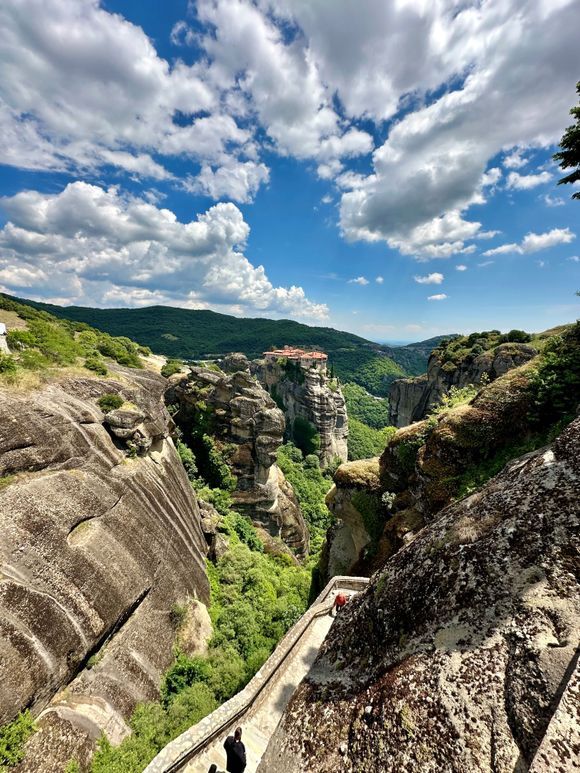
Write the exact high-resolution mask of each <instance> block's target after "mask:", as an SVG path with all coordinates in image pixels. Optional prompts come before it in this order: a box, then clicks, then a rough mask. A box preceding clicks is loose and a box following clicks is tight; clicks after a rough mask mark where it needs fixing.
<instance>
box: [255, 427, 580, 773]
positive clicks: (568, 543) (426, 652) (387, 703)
mask: <svg viewBox="0 0 580 773" xmlns="http://www.w3.org/2000/svg"><path fill="white" fill-rule="evenodd" d="M579 521H580V419H578V420H576V421H574V422H573V423H572V424H571V425H570V426H569V427H568V428H567V429H566V430H565V431H564V432H563V433H562V434H561V436H560V437H559V438H558V439H557V440H556V441H555V443H554V444H553V445H552V446H551V447H546V448H543V449H541V450H539V451H536V452H534V453H531V454H528V455H526V456H523V457H521V458H519V459H517V460H515V461H513V462H511V463H510V464H509V465H508V466H507V467H506V468H505V470H504V471H503V472H501V473H500V474H499V475H498V476H496V477H495V478H494V479H492V480H491V481H490V482H489V483H488V484H487V485H486V486H485V487H484V488H482V489H481V490H480V491H479V492H478V493H476V494H473V495H472V496H469V497H467V498H466V499H463V500H462V501H460V502H457V503H455V504H452V505H450V506H448V507H447V508H446V509H445V510H444V511H443V512H442V513H441V514H440V517H439V518H438V519H437V520H436V521H434V522H433V523H431V524H429V525H428V526H427V527H426V528H424V529H423V530H422V532H421V533H420V534H419V536H417V538H416V539H415V540H414V541H413V542H412V543H411V544H410V545H408V546H407V547H406V548H404V549H403V550H400V551H399V552H398V553H397V555H395V556H394V557H393V558H391V559H390V560H389V561H388V562H387V563H386V565H385V566H384V568H383V569H382V570H381V571H379V572H377V573H376V574H375V575H374V577H373V578H372V580H371V584H370V586H369V588H368V590H367V591H366V592H364V593H362V594H360V596H358V597H356V598H355V599H354V600H353V601H351V602H350V604H349V605H348V607H347V609H346V610H345V612H344V613H343V614H342V616H341V617H339V618H338V619H337V621H336V622H335V624H334V625H333V627H332V629H331V630H330V633H329V635H328V636H327V639H326V641H325V643H324V644H323V647H322V650H321V653H320V655H319V656H318V659H317V661H316V662H315V664H314V666H313V669H312V670H311V672H310V674H309V676H308V677H307V679H306V680H305V681H304V682H303V683H302V684H301V685H300V687H299V688H298V690H297V691H296V693H295V694H294V696H293V698H292V699H291V701H290V703H289V706H288V708H287V710H286V712H285V715H284V716H283V718H282V720H281V722H280V724H279V725H278V728H277V730H276V732H275V734H274V736H273V738H272V740H271V742H270V745H269V747H268V749H267V752H266V755H265V757H264V758H263V759H262V762H261V765H260V767H259V771H268V773H280V772H281V771H284V773H285V771H288V770H292V771H296V772H298V771H312V770H316V771H320V773H330V772H331V771H332V772H333V773H334V771H337V770H340V771H344V773H354V772H355V771H356V773H363V771H364V772H365V773H373V772H374V771H376V773H379V771H380V773H395V771H410V770H412V771H415V772H416V773H433V771H440V770H441V771H443V770H444V771H448V773H490V772H491V771H496V772H497V773H513V772H514V771H516V772H518V771H519V772H521V773H523V772H524V771H526V770H528V768H530V765H532V769H537V770H544V769H546V770H548V769H549V770H557V771H560V770H561V771H572V770H576V769H578V767H579V766H580V759H579V750H578V747H577V746H574V744H573V742H571V741H572V736H570V735H569V734H568V739H567V742H566V743H563V744H560V743H558V736H559V734H560V733H561V731H562V728H566V727H568V728H571V727H573V722H574V713H575V712H576V710H577V707H576V706H575V705H574V702H573V701H568V702H567V701H566V699H564V700H562V696H563V695H564V698H565V696H566V695H571V696H573V695H574V688H571V689H570V690H568V689H567V688H568V682H569V679H570V678H571V677H572V675H573V671H574V665H575V662H576V647H577V632H578V629H579V625H580V592H579V585H578V582H577V573H578V570H579V566H578V555H579V549H580V528H579V526H580V523H579ZM567 706H568V708H567ZM558 710H559V711H562V712H564V714H565V712H566V711H568V712H569V716H567V717H566V715H564V716H563V717H562V716H558V722H557V727H555V728H554V735H553V736H551V737H552V738H553V739H554V742H553V743H551V744H544V743H543V741H544V738H545V736H546V732H547V730H548V735H549V733H550V731H549V728H550V724H551V720H552V718H553V715H554V714H555V712H556V711H558ZM539 749H543V750H544V752H545V753H547V754H550V755H552V758H551V760H550V761H549V765H548V767H547V768H546V767H545V766H544V767H541V766H540V767H538V766H537V765H536V767H535V768H534V765H535V764H536V760H537V755H538V750H539ZM540 762H541V760H540V761H539V762H538V765H539V764H540Z"/></svg>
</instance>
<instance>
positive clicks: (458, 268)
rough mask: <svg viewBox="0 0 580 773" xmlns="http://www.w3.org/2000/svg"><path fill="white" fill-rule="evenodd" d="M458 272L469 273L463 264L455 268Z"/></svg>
mask: <svg viewBox="0 0 580 773" xmlns="http://www.w3.org/2000/svg"><path fill="white" fill-rule="evenodd" d="M455 270H456V271H467V266H465V265H464V264H463V263H459V265H457V266H455Z"/></svg>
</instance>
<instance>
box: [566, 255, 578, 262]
mask: <svg viewBox="0 0 580 773" xmlns="http://www.w3.org/2000/svg"><path fill="white" fill-rule="evenodd" d="M568 260H571V261H572V263H580V255H570V257H569V258H568Z"/></svg>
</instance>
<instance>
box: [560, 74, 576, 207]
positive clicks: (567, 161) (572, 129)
mask: <svg viewBox="0 0 580 773" xmlns="http://www.w3.org/2000/svg"><path fill="white" fill-rule="evenodd" d="M576 91H577V92H578V95H579V96H580V81H578V83H577V84H576ZM570 115H571V116H573V117H574V118H575V119H576V123H575V124H572V126H568V128H567V129H566V131H565V132H564V135H563V136H562V139H561V140H560V148H561V150H560V151H558V153H555V154H554V160H555V161H558V162H559V164H560V168H561V169H574V171H573V172H571V173H570V174H568V175H566V177H562V179H561V180H558V185H562V184H564V183H576V182H580V105H578V106H577V107H573V108H572V109H571V110H570ZM572 198H573V199H580V191H576V193H573V194H572Z"/></svg>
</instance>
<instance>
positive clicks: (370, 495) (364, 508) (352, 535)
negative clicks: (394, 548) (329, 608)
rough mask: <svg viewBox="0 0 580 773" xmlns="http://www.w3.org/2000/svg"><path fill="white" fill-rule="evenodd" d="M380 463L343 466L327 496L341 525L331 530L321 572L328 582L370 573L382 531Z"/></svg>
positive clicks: (346, 464)
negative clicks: (346, 576) (347, 576)
mask: <svg viewBox="0 0 580 773" xmlns="http://www.w3.org/2000/svg"><path fill="white" fill-rule="evenodd" d="M380 498H381V494H380V478H379V460H378V458H376V459H361V460H360V461H356V462H346V463H345V464H341V465H340V467H339V468H338V470H337V471H336V473H335V475H334V485H333V486H332V488H331V489H330V491H329V492H328V494H327V495H326V504H327V506H328V509H329V510H330V511H331V512H332V513H333V514H334V515H335V516H336V518H337V522H336V524H335V525H334V526H331V528H330V529H329V530H328V533H327V535H326V543H325V547H324V553H323V556H322V560H321V565H320V570H321V572H322V575H323V578H324V580H325V581H326V580H329V579H330V578H331V577H335V576H336V575H340V574H358V575H366V574H368V567H369V564H370V562H371V561H372V557H373V556H374V553H375V549H376V546H377V544H376V543H377V539H378V537H379V536H380V533H381V531H382V528H381V515H380V508H381V501H380Z"/></svg>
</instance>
